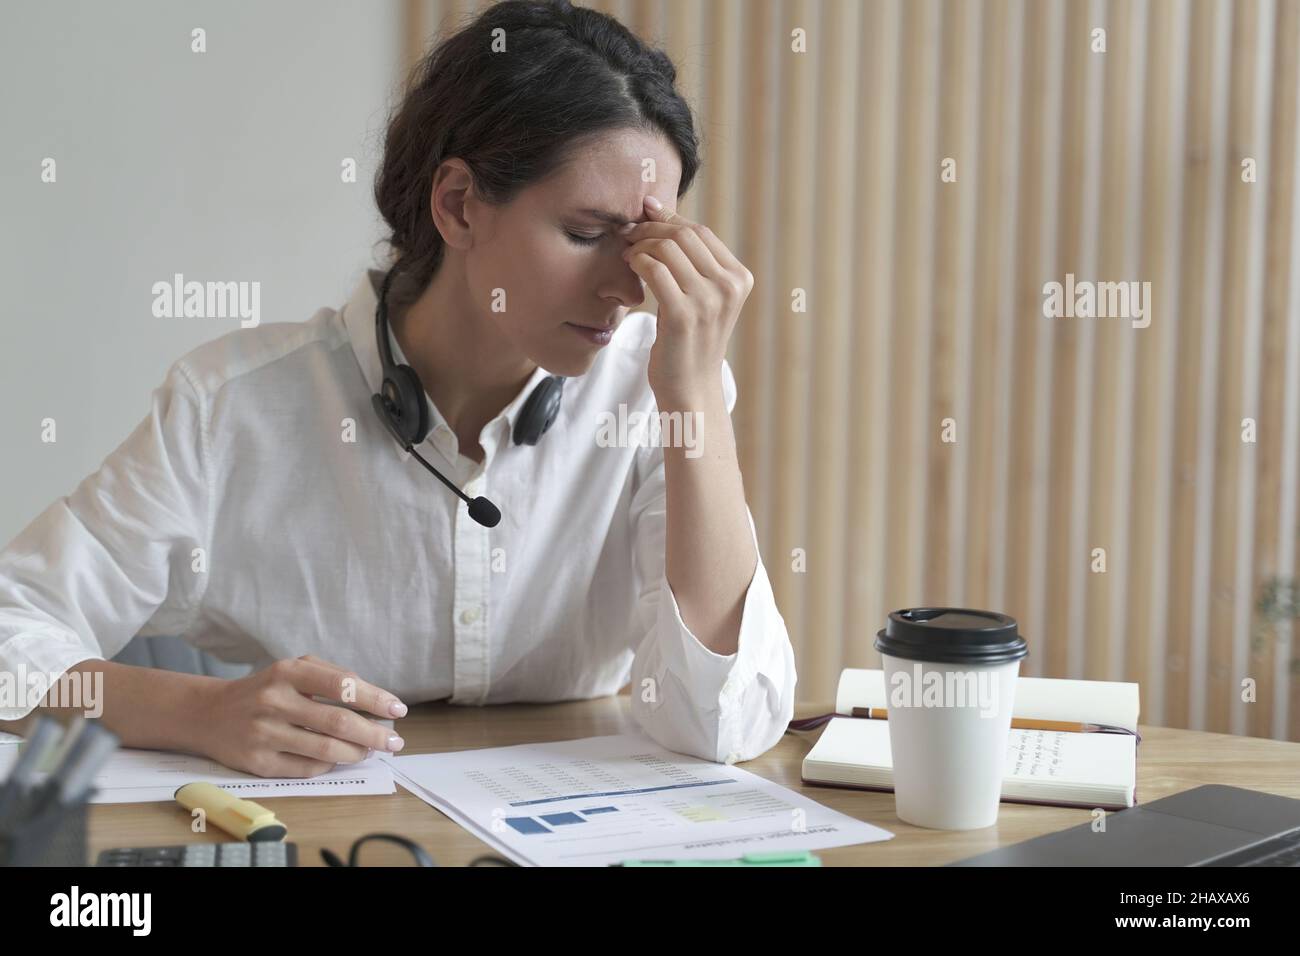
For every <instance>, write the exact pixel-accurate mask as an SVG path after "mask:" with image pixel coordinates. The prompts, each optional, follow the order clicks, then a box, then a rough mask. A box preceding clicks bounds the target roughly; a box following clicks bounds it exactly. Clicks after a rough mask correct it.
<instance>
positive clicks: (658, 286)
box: [627, 252, 686, 309]
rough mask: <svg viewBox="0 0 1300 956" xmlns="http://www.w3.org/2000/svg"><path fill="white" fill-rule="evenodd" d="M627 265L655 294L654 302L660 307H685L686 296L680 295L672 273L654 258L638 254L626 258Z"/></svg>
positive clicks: (679, 288) (642, 253)
mask: <svg viewBox="0 0 1300 956" xmlns="http://www.w3.org/2000/svg"><path fill="white" fill-rule="evenodd" d="M627 264H628V265H629V266H631V268H632V271H633V272H635V273H636V274H637V275H639V276H640V277H641V278H642V279H643V280H645V284H646V285H648V286H649V287H650V291H651V292H653V293H654V294H655V301H657V302H658V303H659V304H660V305H666V306H671V307H673V308H677V309H680V308H683V307H684V306H685V305H686V296H685V295H684V294H683V293H682V290H681V287H679V286H678V285H677V280H676V279H674V278H673V274H672V272H671V271H669V269H668V267H667V266H666V265H664V264H663V263H662V262H660V261H659V260H658V259H656V258H655V257H654V256H648V255H646V254H645V253H644V252H638V253H637V254H636V255H633V256H629V257H628V260H627Z"/></svg>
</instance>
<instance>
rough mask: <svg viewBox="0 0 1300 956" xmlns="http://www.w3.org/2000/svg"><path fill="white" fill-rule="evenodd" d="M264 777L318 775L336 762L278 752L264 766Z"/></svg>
mask: <svg viewBox="0 0 1300 956" xmlns="http://www.w3.org/2000/svg"><path fill="white" fill-rule="evenodd" d="M259 769H263V768H259ZM264 769H265V770H266V771H267V772H266V773H264V774H262V776H264V777H293V778H301V777H316V776H319V775H320V774H322V773H326V772H327V771H330V770H333V769H334V764H332V763H326V762H325V761H323V760H312V759H310V758H308V757H303V756H301V755H299V754H286V753H277V754H276V755H275V756H274V757H273V758H271V760H270V761H268V763H267V766H266V767H265V768H264Z"/></svg>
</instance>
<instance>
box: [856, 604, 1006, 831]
mask: <svg viewBox="0 0 1300 956" xmlns="http://www.w3.org/2000/svg"><path fill="white" fill-rule="evenodd" d="M875 647H876V649H877V650H878V651H880V653H881V658H882V660H883V662H884V671H885V700H886V704H885V709H886V711H887V712H888V720H889V746H890V751H891V755H892V760H893V775H894V805H895V808H896V810H897V813H898V817H899V819H900V820H903V821H905V822H907V823H911V824H914V825H916V826H922V827H930V828H933V829H940V830H973V829H978V828H980V827H987V826H992V825H993V824H994V823H996V822H997V819H998V808H999V801H1000V800H1001V796H1002V777H1003V773H1004V769H1005V767H1004V765H1005V761H1006V755H1007V747H1008V738H1009V735H1010V731H1011V713H1012V709H1013V707H1014V704H1015V687H1016V679H1017V677H1018V676H1019V673H1020V661H1021V659H1023V658H1024V657H1025V656H1026V654H1027V653H1028V649H1027V645H1026V643H1025V640H1024V638H1023V637H1021V636H1020V635H1019V634H1018V633H1017V628H1016V622H1015V620H1014V619H1013V618H1011V617H1008V616H1007V615H1005V614H997V613H996V612H992V611H978V610H973V609H970V608H909V609H906V610H902V611H894V612H893V613H891V614H890V615H889V620H888V621H887V623H886V625H885V629H884V630H882V631H880V632H879V633H878V634H877V635H876V641H875Z"/></svg>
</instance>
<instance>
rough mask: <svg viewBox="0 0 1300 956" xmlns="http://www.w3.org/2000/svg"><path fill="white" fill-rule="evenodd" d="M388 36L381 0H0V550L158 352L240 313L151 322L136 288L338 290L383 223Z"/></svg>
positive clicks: (88, 468)
mask: <svg viewBox="0 0 1300 956" xmlns="http://www.w3.org/2000/svg"><path fill="white" fill-rule="evenodd" d="M196 27H202V28H204V29H205V30H206V31H207V52H206V53H202V54H197V53H192V52H191V51H190V45H191V36H190V34H191V31H192V30H193V29H194V28H196ZM400 28H401V4H400V0H382V2H377V0H367V2H364V3H362V2H350V0H324V2H322V0H311V2H306V0H279V2H275V3H251V2H239V3H230V2H226V3H216V2H212V3H191V2H186V3H178V2H160V0H154V2H121V3H98V2H94V3H90V2H83V3H71V2H35V0H29V2H25V3H6V4H5V9H4V12H3V26H2V27H0V288H2V289H3V297H4V298H3V307H2V311H0V544H4V543H7V542H8V541H9V540H10V539H12V538H13V537H14V536H15V535H16V534H17V533H18V532H19V531H20V530H21V529H22V528H23V527H24V526H25V525H26V524H27V523H28V522H29V521H30V520H31V519H33V518H34V517H36V515H37V514H39V513H40V512H41V511H42V510H43V509H44V508H45V507H46V506H47V505H48V504H49V503H50V502H51V501H53V500H54V499H55V498H57V497H58V496H60V495H65V494H68V493H69V492H70V491H71V490H72V489H73V488H74V487H75V486H76V484H77V482H79V481H80V480H81V479H82V478H83V477H84V476H86V475H88V474H90V473H91V472H93V471H94V470H95V469H96V468H98V467H99V464H100V462H101V461H102V460H103V458H104V456H105V455H107V454H108V453H109V452H110V451H112V449H113V448H115V447H116V446H117V445H118V444H119V443H120V442H121V441H122V440H123V439H125V438H126V436H127V434H128V433H129V432H130V431H131V429H132V428H134V427H135V425H136V424H137V423H138V422H139V421H140V420H141V419H142V418H143V417H144V415H145V413H146V412H147V410H148V406H149V396H150V393H151V392H152V390H153V389H154V388H155V387H156V386H157V385H158V384H159V383H160V382H161V381H162V378H163V375H164V373H165V372H166V370H167V367H168V366H169V365H170V364H171V362H173V361H174V360H175V359H176V358H178V357H179V356H180V355H182V354H184V353H185V352H186V351H188V350H189V349H190V348H192V347H194V346H195V345H198V344H200V343H202V342H205V341H208V340H210V339H213V338H216V337H218V336H219V335H222V334H224V333H226V332H228V331H230V330H231V329H235V328H238V327H239V319H238V318H237V317H234V318H202V319H200V318H189V319H186V318H155V317H154V316H153V314H152V303H153V298H154V297H153V293H152V292H151V286H152V285H153V283H155V282H158V281H170V279H171V277H172V275H173V274H174V273H177V272H180V273H183V274H184V276H185V277H186V279H187V280H188V279H195V280H198V281H203V282H206V281H210V280H213V281H235V282H241V281H247V282H252V281H257V282H260V283H261V322H262V323H264V324H265V323H269V322H300V321H303V320H305V319H307V318H309V317H310V316H311V314H312V313H313V312H315V311H316V310H317V309H318V308H320V307H322V306H331V307H337V306H340V305H341V304H342V303H343V302H344V301H345V300H346V298H347V295H348V293H349V292H350V290H351V287H352V285H353V283H354V282H355V281H356V279H357V278H358V277H359V276H360V274H361V271H362V269H363V268H364V267H365V266H366V265H367V264H369V263H370V262H371V261H372V256H373V254H374V251H375V247H374V243H375V241H376V240H378V239H379V238H380V237H381V235H382V234H383V230H382V227H381V224H380V221H379V217H378V214H377V213H376V212H375V209H374V203H373V200H372V199H371V184H372V182H373V178H374V172H375V169H376V166H377V164H378V161H379V153H380V149H381V148H382V137H383V124H384V121H385V118H386V116H387V111H388V108H389V106H390V104H391V102H392V98H393V97H395V96H396V95H397V84H398V83H399V80H400V77H399V71H400V62H399V52H400V49H401V45H400V39H401V29H400ZM45 157H52V158H53V159H54V160H55V161H56V162H57V173H58V181H57V183H54V184H46V183H42V181H41V164H42V161H43V160H44V159H45ZM345 157H353V158H355V159H356V161H357V164H358V174H357V182H356V183H354V184H345V183H343V182H341V181H340V168H341V167H340V164H341V162H342V161H343V159H344V158H345ZM45 418H53V419H54V420H55V421H56V423H57V441H56V442H55V443H53V444H47V443H43V442H42V441H41V421H42V420H43V419H45Z"/></svg>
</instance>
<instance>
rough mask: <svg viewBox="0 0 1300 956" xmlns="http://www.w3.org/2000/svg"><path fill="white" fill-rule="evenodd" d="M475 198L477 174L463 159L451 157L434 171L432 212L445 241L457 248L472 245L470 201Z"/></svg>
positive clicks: (431, 199) (431, 191) (435, 223)
mask: <svg viewBox="0 0 1300 956" xmlns="http://www.w3.org/2000/svg"><path fill="white" fill-rule="evenodd" d="M473 198H474V176H473V174H472V173H471V172H470V170H469V167H468V166H466V165H465V163H464V161H463V160H460V159H449V160H447V161H446V162H444V163H442V164H441V165H440V166H439V167H438V168H437V170H435V171H434V174H433V184H432V187H431V188H430V190H429V213H430V215H432V216H433V224H434V226H435V227H436V228H437V230H438V232H439V233H441V234H442V241H443V242H445V243H446V244H447V245H448V246H450V247H452V248H454V249H466V248H468V247H469V246H470V245H471V235H470V234H471V228H470V222H469V219H468V218H467V217H466V201H467V200H469V199H473Z"/></svg>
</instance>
